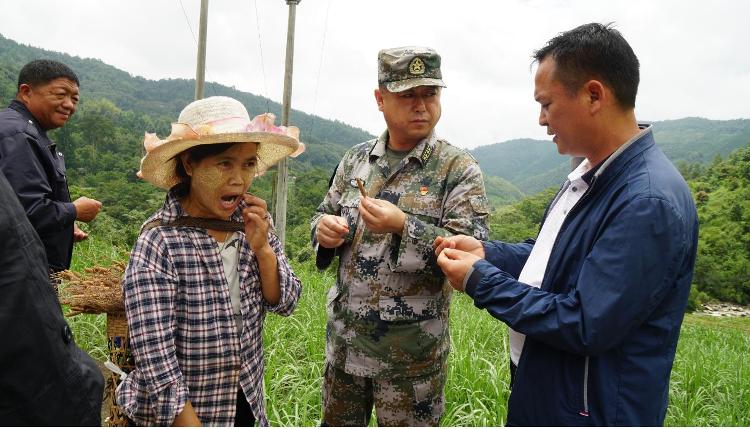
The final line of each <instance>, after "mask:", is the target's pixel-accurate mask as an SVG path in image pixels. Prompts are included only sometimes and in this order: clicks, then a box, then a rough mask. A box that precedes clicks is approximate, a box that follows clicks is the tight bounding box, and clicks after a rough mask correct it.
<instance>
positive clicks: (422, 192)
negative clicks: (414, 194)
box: [419, 186, 427, 195]
mask: <svg viewBox="0 0 750 429" xmlns="http://www.w3.org/2000/svg"><path fill="white" fill-rule="evenodd" d="M419 195H427V186H420V187H419Z"/></svg>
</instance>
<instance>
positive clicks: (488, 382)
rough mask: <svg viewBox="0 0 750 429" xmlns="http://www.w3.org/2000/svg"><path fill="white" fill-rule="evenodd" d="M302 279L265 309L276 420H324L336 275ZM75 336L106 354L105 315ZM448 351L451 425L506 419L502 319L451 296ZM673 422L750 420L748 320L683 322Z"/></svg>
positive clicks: (102, 257)
mask: <svg viewBox="0 0 750 429" xmlns="http://www.w3.org/2000/svg"><path fill="white" fill-rule="evenodd" d="M126 257H127V254H126V252H124V251H122V250H120V249H117V248H115V247H112V246H104V245H102V244H101V243H99V244H97V243H95V242H84V243H82V244H81V245H79V246H77V247H76V253H75V259H76V260H77V261H78V263H77V264H76V265H75V266H74V267H73V269H74V270H81V269H83V268H84V267H86V266H90V265H108V264H109V263H110V262H111V261H113V260H123V259H124V258H126ZM295 271H296V273H297V275H298V276H299V277H300V279H301V280H302V284H303V292H302V298H301V299H300V302H299V305H298V307H297V309H296V311H295V312H294V314H293V315H292V316H290V317H279V316H276V315H269V316H268V317H267V318H266V324H265V328H264V341H265V361H266V374H265V381H266V401H267V405H268V414H269V419H270V421H271V424H272V425H274V426H317V425H319V424H320V383H321V376H322V371H323V358H324V349H325V317H326V316H325V296H326V291H327V289H328V287H329V286H330V285H331V284H332V283H333V281H334V275H333V274H332V273H331V272H324V273H319V272H317V271H316V270H315V269H314V268H313V267H311V266H309V265H295ZM69 321H70V323H71V326H72V327H73V330H74V332H75V334H76V340H77V341H78V344H79V345H81V347H82V348H84V349H85V350H86V351H88V352H89V353H90V354H91V355H92V356H93V357H95V358H96V359H99V360H104V359H106V355H107V351H106V340H105V326H104V324H105V318H104V316H103V315H80V316H74V317H72V318H70V319H69ZM451 336H452V343H453V344H452V351H451V357H450V366H449V368H450V373H449V376H448V382H447V385H446V392H445V395H446V410H445V414H444V416H443V420H442V424H443V425H445V426H502V425H503V424H504V423H505V415H506V402H507V399H508V393H509V391H508V383H509V374H508V353H507V352H506V350H507V348H508V345H507V341H508V337H507V329H506V327H505V325H503V324H502V323H500V322H498V321H497V320H495V319H493V318H492V317H491V316H489V315H488V314H487V313H486V312H484V311H479V310H478V309H476V308H475V307H474V306H473V304H472V302H471V300H470V299H468V297H466V296H465V295H461V294H456V295H454V299H453V304H452V308H451ZM665 425H667V426H748V425H750V318H733V319H729V318H715V317H710V316H700V315H690V314H688V315H687V316H686V318H685V322H684V323H683V327H682V333H681V336H680V342H679V345H678V350H677V357H676V359H675V363H674V368H673V371H672V378H671V386H670V405H669V409H668V411H667V418H666V421H665Z"/></svg>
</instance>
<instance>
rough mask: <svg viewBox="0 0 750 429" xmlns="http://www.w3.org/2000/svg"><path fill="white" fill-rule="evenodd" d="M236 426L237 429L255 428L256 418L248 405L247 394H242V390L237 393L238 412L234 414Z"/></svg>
mask: <svg viewBox="0 0 750 429" xmlns="http://www.w3.org/2000/svg"><path fill="white" fill-rule="evenodd" d="M234 426H235V427H251V426H255V416H254V415H253V410H251V409H250V404H248V403H247V399H246V398H245V393H244V392H242V388H240V390H239V391H238V392H237V412H236V413H235V414H234Z"/></svg>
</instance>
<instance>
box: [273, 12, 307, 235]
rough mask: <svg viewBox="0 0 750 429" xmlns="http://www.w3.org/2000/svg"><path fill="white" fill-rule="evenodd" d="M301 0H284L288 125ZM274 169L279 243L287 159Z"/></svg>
mask: <svg viewBox="0 0 750 429" xmlns="http://www.w3.org/2000/svg"><path fill="white" fill-rule="evenodd" d="M300 1H301V0H286V4H287V5H289V22H288V25H287V34H286V66H285V70H284V98H283V102H282V105H281V125H284V126H287V125H289V112H290V111H291V107H292V69H293V66H294V21H295V17H296V13H297V9H296V8H297V5H298V4H299V2H300ZM277 165H278V167H277V171H276V204H275V205H274V208H275V216H274V222H275V224H276V225H275V226H276V235H277V236H278V237H279V240H280V241H281V244H282V245H283V244H284V243H285V238H286V201H287V192H288V180H287V179H288V176H289V169H288V166H287V159H286V158H284V159H282V160H281V162H279V163H278V164H277Z"/></svg>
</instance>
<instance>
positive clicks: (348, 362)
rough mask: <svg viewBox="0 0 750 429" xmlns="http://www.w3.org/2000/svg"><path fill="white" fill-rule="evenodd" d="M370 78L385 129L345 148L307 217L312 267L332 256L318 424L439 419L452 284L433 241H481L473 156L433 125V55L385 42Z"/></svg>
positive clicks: (436, 79) (483, 230)
mask: <svg viewBox="0 0 750 429" xmlns="http://www.w3.org/2000/svg"><path fill="white" fill-rule="evenodd" d="M378 83H379V88H378V89H376V90H375V100H376V101H377V104H378V108H379V110H380V111H381V112H383V116H384V118H385V121H386V124H387V126H388V129H387V130H386V131H385V132H384V133H383V135H381V136H380V137H379V138H377V139H374V140H371V141H367V142H364V143H361V144H359V145H357V146H354V147H353V148H352V149H350V150H349V151H348V152H347V153H346V154H345V155H344V158H343V159H342V160H341V162H340V163H339V166H338V168H337V170H336V173H335V175H334V177H333V179H332V184H331V187H330V189H329V190H328V193H327V194H326V196H325V199H324V200H323V203H322V204H321V205H320V206H319V207H318V212H319V213H318V214H317V215H316V216H315V217H314V218H313V220H312V232H313V234H312V241H313V246H314V247H315V248H316V251H317V265H318V268H320V269H323V268H326V267H327V266H329V265H330V263H331V261H332V260H333V258H334V256H336V255H338V256H339V258H340V264H339V271H338V279H337V281H336V284H334V286H333V287H332V288H331V290H330V291H329V293H328V300H327V302H328V305H327V307H328V309H327V310H328V324H327V345H326V368H325V375H324V380H323V424H324V425H331V426H367V424H368V422H369V420H370V415H371V412H372V407H373V405H374V406H375V410H376V414H377V419H378V424H379V425H381V426H425V425H432V426H436V425H438V423H439V420H440V416H441V415H442V413H443V409H444V397H443V388H444V386H445V379H446V362H447V358H448V351H449V348H450V338H449V332H448V309H449V306H450V297H451V288H450V286H449V285H448V284H447V283H445V277H444V276H443V274H442V272H441V271H440V269H439V268H438V267H437V264H436V258H435V255H434V252H433V250H432V243H433V241H434V240H435V238H436V237H437V236H442V235H445V234H447V235H453V234H467V235H471V236H474V237H476V238H477V239H480V240H483V239H486V238H487V215H488V212H489V206H488V202H487V198H486V196H485V192H484V183H483V180H482V174H481V171H480V170H479V165H478V164H477V162H476V160H474V158H473V157H472V156H471V155H469V154H468V153H467V152H465V151H464V150H462V149H459V148H457V147H454V146H452V145H450V144H449V143H448V142H446V141H445V140H442V139H440V138H438V137H437V136H435V134H434V133H433V129H434V127H435V124H436V123H437V122H438V120H439V119H440V91H441V89H442V87H444V86H445V85H444V84H443V81H442V76H441V73H440V56H439V55H438V54H437V53H436V52H435V51H434V50H432V49H429V48H417V47H405V48H394V49H385V50H382V51H380V53H379V54H378ZM356 179H361V180H362V182H363V183H364V189H365V192H366V194H367V195H369V196H368V197H363V196H362V195H361V193H360V190H359V189H358V187H357V182H356Z"/></svg>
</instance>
